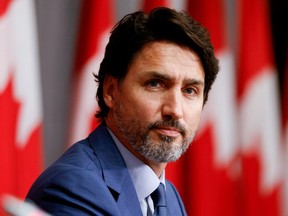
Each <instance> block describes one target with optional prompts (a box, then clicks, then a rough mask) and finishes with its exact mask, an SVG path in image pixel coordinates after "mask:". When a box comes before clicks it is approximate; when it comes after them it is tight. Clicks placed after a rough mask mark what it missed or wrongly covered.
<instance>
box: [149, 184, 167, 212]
mask: <svg viewBox="0 0 288 216" xmlns="http://www.w3.org/2000/svg"><path fill="white" fill-rule="evenodd" d="M151 198H152V200H153V203H154V207H155V209H156V208H157V207H165V206H166V193H165V187H164V185H163V184H162V183H160V184H159V186H158V188H157V189H156V190H155V191H153V193H152V194H151Z"/></svg>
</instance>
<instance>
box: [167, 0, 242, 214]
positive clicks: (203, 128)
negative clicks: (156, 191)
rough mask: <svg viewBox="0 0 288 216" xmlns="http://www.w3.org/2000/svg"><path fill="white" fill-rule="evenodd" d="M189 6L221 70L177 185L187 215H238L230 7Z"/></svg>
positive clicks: (190, 3)
mask: <svg viewBox="0 0 288 216" xmlns="http://www.w3.org/2000/svg"><path fill="white" fill-rule="evenodd" d="M187 6H188V8H187V11H188V12H189V13H190V15H191V16H192V18H194V19H195V20H197V21H199V22H200V23H201V24H202V25H204V26H205V27H206V28H207V29H208V31H209V32H210V35H211V40H212V44H213V46H214V49H215V53H216V56H217V58H218V59H219V64H220V68H221V70H220V72H219V75H218V77H217V79H216V81H215V83H214V85H213V86H212V90H211V92H210V94H209V99H208V102H207V104H206V105H205V106H204V109H203V114H202V119H201V124H200V126H199V129H198V132H197V135H196V137H195V141H194V142H193V143H192V144H191V147H190V148H189V150H188V152H187V153H186V154H185V155H184V156H183V157H182V158H181V159H180V161H182V162H181V163H182V166H183V167H182V176H181V178H182V180H181V182H179V183H177V182H176V183H175V184H176V187H180V189H179V191H180V192H182V193H183V195H182V197H183V200H184V203H185V205H186V210H187V213H188V215H196V216H197V215H201V216H202V215H204V216H205V215H207V216H211V215H212V216H213V215H215V216H216V215H217V216H218V215H219V216H220V215H221V216H222V215H237V203H238V202H237V200H238V196H237V192H238V179H239V175H240V170H239V160H238V151H239V148H238V144H237V136H236V101H235V94H236V89H235V77H234V76H235V70H234V63H233V55H232V52H231V48H230V46H229V44H228V36H227V35H226V32H227V30H226V23H225V22H224V20H225V16H224V15H225V11H224V6H225V5H224V1H222V0H215V1H209V0H202V1H196V0H190V1H188V4H187ZM215 23H217V24H215ZM176 163H178V162H176ZM168 171H169V170H168Z"/></svg>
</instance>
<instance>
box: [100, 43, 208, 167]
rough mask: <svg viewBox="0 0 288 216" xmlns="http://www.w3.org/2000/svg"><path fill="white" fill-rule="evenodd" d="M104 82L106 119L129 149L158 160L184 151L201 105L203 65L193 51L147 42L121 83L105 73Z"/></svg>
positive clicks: (166, 159) (194, 128)
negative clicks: (108, 108) (106, 108)
mask: <svg viewBox="0 0 288 216" xmlns="http://www.w3.org/2000/svg"><path fill="white" fill-rule="evenodd" d="M105 85H106V86H108V87H107V88H106V89H109V90H108V91H106V92H109V93H108V94H109V96H108V97H106V98H105V93H104V99H105V102H106V104H107V105H108V106H109V107H110V111H109V114H108V117H107V119H106V122H107V124H108V126H109V127H110V129H111V130H112V131H113V133H114V134H115V135H116V137H117V138H118V139H119V140H120V142H122V143H123V144H124V145H125V146H126V147H127V148H128V149H130V151H132V152H133V153H134V154H135V155H136V156H138V157H139V158H142V159H143V158H144V159H145V160H150V161H154V162H159V163H160V162H170V161H175V160H177V159H178V158H179V157H180V156H181V155H182V154H183V152H185V150H186V149H187V148H188V146H189V144H190V143H191V142H192V140H193V138H194V135H195V132H196V130H197V128H198V125H199V120H200V116H201V113H202V107H203V91H204V70H203V67H202V65H201V62H200V59H199V57H198V56H197V55H196V53H194V52H192V51H191V50H189V49H187V48H183V47H179V46H177V45H175V44H173V43H169V42H152V43H149V44H147V45H145V46H144V48H143V49H142V51H141V52H139V53H138V54H137V55H136V56H135V58H134V60H133V61H132V63H131V65H130V67H129V69H128V73H127V75H126V77H125V78H124V80H123V81H122V82H121V83H118V82H117V81H116V80H115V79H114V78H111V77H110V79H108V80H107V81H106V84H105ZM111 86H112V88H111ZM104 89H105V87H104ZM111 89H112V90H111ZM104 91H105V90H104ZM111 92H112V93H111Z"/></svg>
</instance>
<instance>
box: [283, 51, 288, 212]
mask: <svg viewBox="0 0 288 216" xmlns="http://www.w3.org/2000/svg"><path fill="white" fill-rule="evenodd" d="M286 58H287V60H286V68H285V81H284V85H283V86H284V92H283V98H282V105H283V106H282V107H283V109H282V110H283V133H284V148H285V151H284V154H285V155H284V157H285V160H286V161H285V166H284V168H285V182H284V183H285V185H284V199H283V200H284V215H288V204H287V203H288V171H287V169H288V49H287V54H286Z"/></svg>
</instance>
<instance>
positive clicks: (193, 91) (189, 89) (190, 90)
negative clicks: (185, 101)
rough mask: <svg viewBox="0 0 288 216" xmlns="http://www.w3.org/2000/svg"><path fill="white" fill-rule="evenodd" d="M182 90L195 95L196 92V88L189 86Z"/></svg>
mask: <svg viewBox="0 0 288 216" xmlns="http://www.w3.org/2000/svg"><path fill="white" fill-rule="evenodd" d="M183 92H184V93H185V94H188V95H196V94H197V89H195V88H191V87H189V88H184V89H183Z"/></svg>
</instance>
